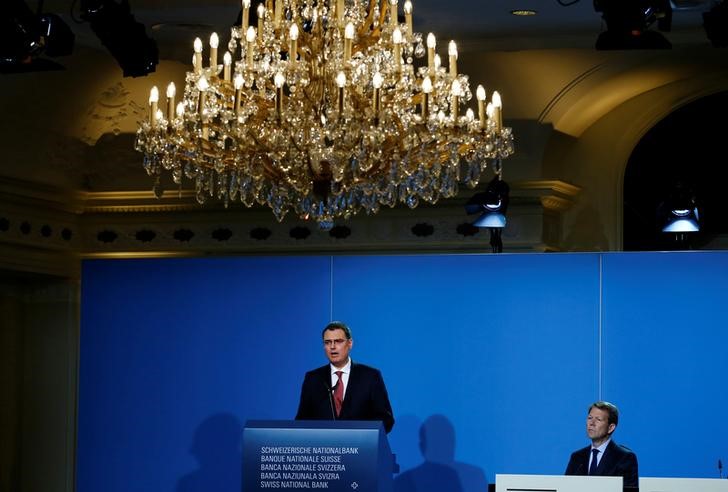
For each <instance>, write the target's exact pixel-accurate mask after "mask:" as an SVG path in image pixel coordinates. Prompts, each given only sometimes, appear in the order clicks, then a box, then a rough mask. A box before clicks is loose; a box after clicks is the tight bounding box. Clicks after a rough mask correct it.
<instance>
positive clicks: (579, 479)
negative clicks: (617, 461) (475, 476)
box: [495, 475, 623, 492]
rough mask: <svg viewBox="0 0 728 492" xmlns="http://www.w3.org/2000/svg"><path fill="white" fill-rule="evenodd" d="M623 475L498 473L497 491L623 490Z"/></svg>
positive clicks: (572, 491) (575, 491) (614, 491)
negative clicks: (587, 475) (589, 475)
mask: <svg viewBox="0 0 728 492" xmlns="http://www.w3.org/2000/svg"><path fill="white" fill-rule="evenodd" d="M622 481H623V479H622V477H586V476H575V475H568V476H564V475H496V476H495V490H496V492H534V491H539V492H586V491H588V492H622Z"/></svg>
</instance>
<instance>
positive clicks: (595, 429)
mask: <svg viewBox="0 0 728 492" xmlns="http://www.w3.org/2000/svg"><path fill="white" fill-rule="evenodd" d="M618 423H619V410H618V409H617V407H616V406H615V405H613V404H611V403H609V402H606V401H598V402H596V403H593V404H592V405H591V406H590V407H589V415H587V418H586V434H587V436H589V439H591V446H587V447H585V448H583V449H580V450H578V451H574V452H573V453H572V454H571V458H570V459H569V464H568V465H567V467H566V472H565V473H564V474H565V475H598V476H607V477H620V476H621V477H624V484H623V485H624V486H625V487H637V486H638V474H637V456H636V455H635V454H634V453H633V452H632V451H631V450H630V449H629V448H626V447H624V446H620V445H619V444H617V443H616V442H614V441H613V440H612V434H613V433H614V430H615V429H616V428H617V424H618Z"/></svg>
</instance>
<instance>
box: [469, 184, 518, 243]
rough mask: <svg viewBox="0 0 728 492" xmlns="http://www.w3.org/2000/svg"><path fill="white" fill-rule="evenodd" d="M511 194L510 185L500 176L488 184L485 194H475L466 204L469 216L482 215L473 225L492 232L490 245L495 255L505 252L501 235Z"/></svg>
mask: <svg viewBox="0 0 728 492" xmlns="http://www.w3.org/2000/svg"><path fill="white" fill-rule="evenodd" d="M509 192H510V188H509V186H508V184H507V183H506V182H505V181H503V180H502V179H501V176H500V174H498V175H496V176H495V177H494V178H493V179H492V180H491V182H490V183H488V187H487V188H486V190H485V191H484V192H482V193H477V194H475V195H474V196H473V197H472V198H471V199H470V200H468V202H467V203H466V204H465V211H466V212H467V213H468V214H475V213H480V214H481V215H480V217H478V219H477V220H476V221H475V222H473V225H474V226H476V227H482V228H486V229H488V230H489V231H490V245H491V248H492V250H493V253H500V252H502V251H503V241H502V239H501V233H502V231H503V229H504V228H505V227H506V222H507V220H506V211H507V210H508V201H509Z"/></svg>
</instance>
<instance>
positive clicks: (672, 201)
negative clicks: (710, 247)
mask: <svg viewBox="0 0 728 492" xmlns="http://www.w3.org/2000/svg"><path fill="white" fill-rule="evenodd" d="M657 217H658V226H659V227H661V230H662V232H664V233H668V234H674V238H675V241H677V242H678V243H679V244H687V242H688V236H687V234H689V233H695V232H698V231H700V215H699V213H698V206H697V200H696V198H695V193H693V190H692V189H691V188H690V187H688V186H686V185H684V184H683V183H677V184H675V186H674V188H673V189H672V190H671V192H670V194H669V195H668V197H667V199H666V200H665V201H664V202H662V203H661V204H660V206H659V207H658V209H657Z"/></svg>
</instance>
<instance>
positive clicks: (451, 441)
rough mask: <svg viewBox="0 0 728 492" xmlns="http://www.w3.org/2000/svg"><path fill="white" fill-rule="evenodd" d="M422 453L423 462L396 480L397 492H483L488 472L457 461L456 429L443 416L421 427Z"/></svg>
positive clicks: (435, 417)
mask: <svg viewBox="0 0 728 492" xmlns="http://www.w3.org/2000/svg"><path fill="white" fill-rule="evenodd" d="M419 434H420V442H419V447H420V452H421V453H422V457H423V458H424V462H423V463H422V464H420V465H418V466H416V467H414V468H412V469H410V470H407V471H405V472H403V473H401V474H400V475H399V476H397V478H395V480H394V490H395V492H430V491H432V492H435V491H438V492H440V491H443V490H447V491H449V492H483V491H484V490H487V488H488V482H487V480H486V478H485V472H484V471H483V470H482V469H480V468H478V467H477V466H474V465H469V464H467V463H462V462H459V461H455V428H454V427H453V425H452V423H451V422H450V420H448V418H447V417H445V416H444V415H432V416H430V417H428V418H427V420H425V422H424V423H423V424H422V425H421V426H420V433H419Z"/></svg>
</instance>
